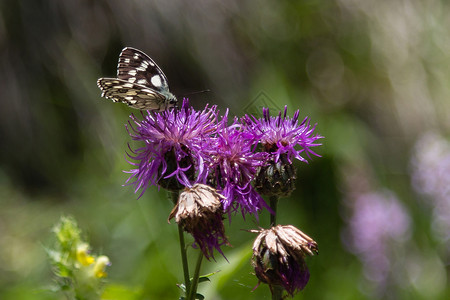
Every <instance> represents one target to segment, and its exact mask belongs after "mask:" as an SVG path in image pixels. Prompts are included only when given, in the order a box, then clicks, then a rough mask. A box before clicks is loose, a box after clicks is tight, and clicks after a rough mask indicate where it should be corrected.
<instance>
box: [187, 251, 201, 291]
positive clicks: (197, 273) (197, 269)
mask: <svg viewBox="0 0 450 300" xmlns="http://www.w3.org/2000/svg"><path fill="white" fill-rule="evenodd" d="M202 259H203V252H202V251H199V256H198V258H197V264H196V266H195V272H194V278H192V286H191V291H190V293H189V294H188V298H187V300H195V296H196V295H197V286H198V280H199V278H200V267H201V265H202Z"/></svg>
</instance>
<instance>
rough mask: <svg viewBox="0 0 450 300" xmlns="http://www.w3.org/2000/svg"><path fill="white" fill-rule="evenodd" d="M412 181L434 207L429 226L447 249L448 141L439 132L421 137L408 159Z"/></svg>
mask: <svg viewBox="0 0 450 300" xmlns="http://www.w3.org/2000/svg"><path fill="white" fill-rule="evenodd" d="M411 167H412V185H413V187H414V189H415V190H416V191H417V192H419V193H420V194H422V195H423V196H426V197H424V198H426V203H427V204H428V205H430V207H431V208H432V209H433V218H432V230H433V233H434V234H435V235H436V237H437V238H439V240H440V241H441V242H442V243H443V244H444V246H445V247H446V251H447V253H450V234H449V232H450V142H449V141H447V140H446V139H445V138H444V137H442V135H441V134H439V133H432V132H429V133H427V134H425V135H424V136H423V137H421V138H420V139H419V140H418V141H417V143H416V145H415V151H414V154H413V157H412V159H411Z"/></svg>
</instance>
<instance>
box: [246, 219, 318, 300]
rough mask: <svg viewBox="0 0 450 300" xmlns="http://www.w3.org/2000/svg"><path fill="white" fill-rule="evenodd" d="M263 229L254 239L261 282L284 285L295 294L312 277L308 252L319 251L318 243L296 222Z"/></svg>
mask: <svg viewBox="0 0 450 300" xmlns="http://www.w3.org/2000/svg"><path fill="white" fill-rule="evenodd" d="M253 232H259V235H258V237H257V238H256V240H255V242H254V243H253V258H252V264H253V267H254V269H255V273H256V276H257V277H258V279H259V280H260V281H261V282H264V283H267V284H268V285H269V286H270V289H271V290H272V287H273V286H282V287H283V288H284V289H285V290H286V292H287V293H288V294H289V295H291V296H293V295H294V294H295V293H296V292H298V291H300V290H302V289H303V288H304V287H305V286H306V284H307V283H308V280H309V270H308V268H307V266H306V262H305V256H306V255H314V254H317V253H318V248H317V243H316V242H315V241H314V240H313V239H311V238H310V237H309V236H307V235H306V234H304V233H303V232H302V231H300V230H299V229H297V228H295V227H294V226H292V225H287V226H282V225H277V226H275V227H272V228H270V229H265V230H261V231H253Z"/></svg>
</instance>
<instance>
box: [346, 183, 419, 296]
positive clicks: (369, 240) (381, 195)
mask: <svg viewBox="0 0 450 300" xmlns="http://www.w3.org/2000/svg"><path fill="white" fill-rule="evenodd" d="M351 205H352V207H351V210H352V214H351V216H350V218H349V220H348V226H347V229H346V231H345V232H344V235H343V239H344V243H345V244H346V245H347V246H348V248H349V250H350V251H351V252H353V253H354V254H356V255H357V256H358V257H359V259H360V260H361V262H362V263H363V266H364V273H365V276H366V278H368V279H369V280H370V281H372V282H375V283H376V284H377V286H378V288H380V289H383V286H384V285H385V284H386V283H387V281H388V278H389V273H390V272H391V271H392V266H393V265H394V262H395V256H393V255H392V253H391V252H392V250H393V249H394V248H395V246H396V245H398V244H402V243H404V242H405V241H406V240H407V239H408V238H409V237H410V227H411V220H410V216H409V214H408V212H407V211H406V209H405V207H403V205H402V204H401V203H400V202H399V201H398V199H397V198H396V197H395V196H394V195H393V194H392V193H391V192H388V191H383V192H377V193H367V194H360V195H357V196H356V197H355V198H354V199H353V202H352V203H351Z"/></svg>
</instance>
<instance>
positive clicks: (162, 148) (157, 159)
mask: <svg viewBox="0 0 450 300" xmlns="http://www.w3.org/2000/svg"><path fill="white" fill-rule="evenodd" d="M142 116H143V117H144V119H143V120H138V119H137V118H136V117H135V116H134V114H132V115H131V116H130V118H131V121H132V122H131V121H129V122H128V126H127V131H128V133H129V134H130V136H131V137H132V139H133V140H135V141H140V142H143V143H144V145H143V146H142V147H139V148H137V149H134V150H133V149H131V147H130V146H129V149H130V151H131V153H127V154H128V156H129V157H130V158H131V160H132V161H128V162H129V163H130V164H132V165H133V166H136V167H137V168H136V169H132V170H130V171H128V172H127V173H130V174H131V176H130V177H129V178H128V180H127V184H131V185H133V186H134V188H135V192H137V191H138V190H139V189H142V191H141V193H140V195H139V197H141V196H142V195H143V193H144V192H145V190H146V189H147V187H148V186H149V185H158V186H163V187H164V188H167V189H171V190H179V189H181V188H183V187H184V186H187V187H190V186H192V184H193V183H196V182H201V181H204V180H205V177H206V175H207V170H206V169H205V158H204V153H203V151H202V150H203V148H204V147H206V145H207V143H208V141H209V135H211V134H212V133H214V132H215V131H216V126H217V124H216V106H213V107H211V108H209V107H208V106H207V107H206V108H205V109H204V110H203V111H195V110H194V109H193V108H192V107H189V101H188V100H187V99H184V100H183V105H182V107H181V108H180V109H179V110H177V109H172V110H166V111H163V112H160V113H156V112H147V115H144V113H142ZM133 123H134V124H133Z"/></svg>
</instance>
